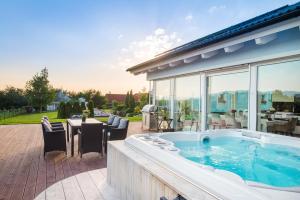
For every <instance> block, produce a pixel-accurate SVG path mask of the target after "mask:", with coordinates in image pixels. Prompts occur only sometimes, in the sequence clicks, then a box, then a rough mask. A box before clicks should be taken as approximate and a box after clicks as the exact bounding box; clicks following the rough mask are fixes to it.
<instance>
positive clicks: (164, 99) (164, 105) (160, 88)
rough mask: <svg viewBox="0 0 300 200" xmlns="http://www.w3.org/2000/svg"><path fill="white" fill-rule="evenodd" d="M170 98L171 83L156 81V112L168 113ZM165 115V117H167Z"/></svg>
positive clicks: (168, 81)
mask: <svg viewBox="0 0 300 200" xmlns="http://www.w3.org/2000/svg"><path fill="white" fill-rule="evenodd" d="M170 98H171V82H170V80H160V81H156V89H155V105H156V106H157V107H158V110H159V111H160V110H163V111H164V112H166V113H168V114H169V112H170V106H171V104H170V100H171V99H170ZM168 114H166V115H168Z"/></svg>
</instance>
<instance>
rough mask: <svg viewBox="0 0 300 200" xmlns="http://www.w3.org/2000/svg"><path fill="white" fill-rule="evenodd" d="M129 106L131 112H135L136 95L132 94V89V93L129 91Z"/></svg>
mask: <svg viewBox="0 0 300 200" xmlns="http://www.w3.org/2000/svg"><path fill="white" fill-rule="evenodd" d="M129 108H130V113H132V112H134V108H135V100H134V96H133V94H132V90H130V93H129Z"/></svg>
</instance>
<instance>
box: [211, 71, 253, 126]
mask: <svg viewBox="0 0 300 200" xmlns="http://www.w3.org/2000/svg"><path fill="white" fill-rule="evenodd" d="M248 90H249V72H248V71H243V72H236V73H226V74H217V75H212V76H209V77H208V79H207V106H206V107H207V120H206V121H207V128H208V129H223V128H244V129H247V128H248Z"/></svg>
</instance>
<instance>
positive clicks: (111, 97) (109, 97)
mask: <svg viewBox="0 0 300 200" xmlns="http://www.w3.org/2000/svg"><path fill="white" fill-rule="evenodd" d="M141 95H142V93H136V94H134V95H133V96H134V100H135V101H136V102H139V101H140V99H141ZM105 97H106V99H107V103H108V104H109V105H111V103H112V102H113V101H116V102H118V103H124V102H125V99H126V94H106V95H105Z"/></svg>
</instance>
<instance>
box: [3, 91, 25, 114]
mask: <svg viewBox="0 0 300 200" xmlns="http://www.w3.org/2000/svg"><path fill="white" fill-rule="evenodd" d="M27 104H28V102H27V99H26V97H25V95H24V91H23V90H22V89H18V88H15V87H6V89H5V90H2V91H0V109H11V108H21V107H24V106H26V105H27Z"/></svg>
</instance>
